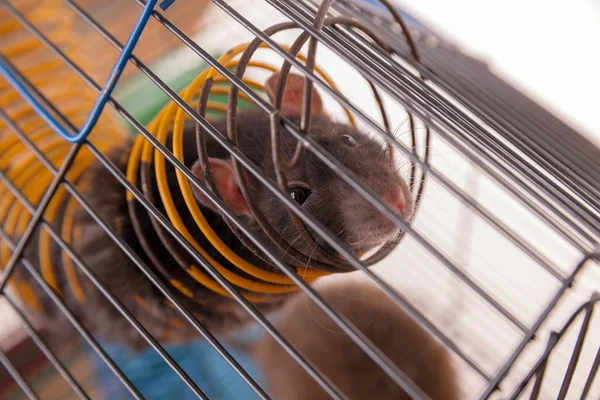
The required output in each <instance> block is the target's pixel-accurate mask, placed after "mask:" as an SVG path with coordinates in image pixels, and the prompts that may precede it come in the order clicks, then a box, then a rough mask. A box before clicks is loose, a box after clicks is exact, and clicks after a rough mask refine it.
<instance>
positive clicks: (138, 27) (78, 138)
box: [0, 0, 158, 143]
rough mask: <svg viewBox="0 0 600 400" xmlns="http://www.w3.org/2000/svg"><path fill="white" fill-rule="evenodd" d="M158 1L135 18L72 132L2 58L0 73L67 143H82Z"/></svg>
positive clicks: (149, 3)
mask: <svg viewBox="0 0 600 400" xmlns="http://www.w3.org/2000/svg"><path fill="white" fill-rule="evenodd" d="M157 2H158V0H148V1H147V2H146V5H145V6H144V9H143V10H142V13H141V14H140V17H139V19H138V20H137V22H136V24H135V27H134V28H133V30H132V31H131V34H130V35H129V38H128V39H127V42H126V43H125V46H124V47H123V51H122V52H121V54H120V55H119V58H118V59H117V62H116V63H115V65H114V67H113V69H112V71H111V72H110V75H109V76H108V79H107V80H106V83H105V84H104V87H103V88H102V91H101V92H100V93H99V95H98V99H97V100H96V103H95V104H94V106H93V107H92V109H91V111H90V113H89V115H88V118H87V120H86V121H85V124H84V125H83V127H82V128H81V129H80V130H79V132H76V133H70V132H69V131H68V130H67V129H66V128H65V127H63V126H62V125H61V124H60V123H59V122H58V121H57V120H56V119H54V117H53V116H52V115H51V114H50V113H49V112H48V110H46V109H45V108H44V107H43V106H42V105H41V104H40V103H39V102H38V101H37V100H36V98H35V97H34V96H33V94H32V93H31V92H30V91H29V90H28V89H27V87H26V86H25V85H24V84H23V83H22V82H21V81H20V80H19V79H17V77H16V75H15V74H14V72H13V71H12V69H11V68H10V67H9V66H8V65H7V64H6V63H5V62H4V60H2V59H0V73H1V74H2V76H4V78H5V79H6V80H7V81H8V83H9V84H10V85H11V86H12V87H14V88H15V90H16V91H17V92H18V93H19V94H20V95H21V96H22V97H23V99H25V101H27V103H29V105H30V106H31V107H32V108H33V109H34V110H35V112H37V113H38V114H39V116H40V117H41V118H42V119H43V120H44V121H45V122H46V123H47V124H48V125H49V126H50V127H51V128H52V129H53V130H54V131H55V132H56V133H58V134H59V135H60V136H61V137H63V138H64V139H65V140H66V141H68V142H71V143H81V142H83V141H84V140H85V139H86V138H87V136H88V135H89V134H90V132H91V131H92V129H93V128H94V126H95V125H96V122H98V118H100V114H101V113H102V111H103V110H104V107H105V106H106V103H107V102H108V100H109V98H110V95H111V94H112V91H113V90H114V88H115V86H116V84H117V82H118V81H119V78H120V77H121V74H122V73H123V70H124V69H125V66H126V65H127V61H129V58H130V57H131V53H132V52H133V49H134V48H135V45H136V44H137V42H138V40H139V38H140V36H141V35H142V32H143V31H144V28H145V27H146V24H147V23H148V20H149V19H150V17H151V16H152V12H153V11H154V7H155V6H156V3H157Z"/></svg>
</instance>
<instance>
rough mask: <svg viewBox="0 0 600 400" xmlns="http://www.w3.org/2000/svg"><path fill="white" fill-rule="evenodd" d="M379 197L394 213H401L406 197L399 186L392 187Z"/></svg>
mask: <svg viewBox="0 0 600 400" xmlns="http://www.w3.org/2000/svg"><path fill="white" fill-rule="evenodd" d="M381 199H382V200H383V201H384V202H385V203H386V204H387V206H388V207H389V208H390V209H391V210H392V211H393V212H394V213H396V214H399V215H402V213H403V212H404V209H405V208H406V199H405V198H404V194H403V193H402V189H401V188H394V189H392V190H389V191H387V192H386V193H385V194H383V195H382V196H381Z"/></svg>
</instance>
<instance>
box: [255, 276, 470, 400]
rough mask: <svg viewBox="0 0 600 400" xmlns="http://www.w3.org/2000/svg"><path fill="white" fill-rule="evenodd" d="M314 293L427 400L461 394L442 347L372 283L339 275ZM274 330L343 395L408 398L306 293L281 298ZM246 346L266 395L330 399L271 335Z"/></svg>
mask: <svg viewBox="0 0 600 400" xmlns="http://www.w3.org/2000/svg"><path fill="white" fill-rule="evenodd" d="M316 290H317V292H318V293H319V294H320V295H321V296H322V297H323V298H324V299H325V301H326V302H327V303H328V304H329V305H331V306H332V308H334V310H336V311H337V312H339V313H340V314H342V315H344V316H345V317H346V318H347V319H348V320H350V321H351V322H352V323H353V324H354V325H355V326H356V327H357V328H358V329H359V330H360V331H361V332H362V333H363V334H364V335H365V336H366V337H367V338H369V340H371V341H372V342H373V344H375V346H377V347H378V348H379V349H380V350H381V351H382V352H383V353H384V354H386V356H387V357H389V358H390V359H391V360H392V361H393V362H394V363H395V364H396V365H397V366H398V368H399V369H400V370H402V371H403V372H404V373H405V374H406V375H407V376H408V377H409V378H410V379H411V380H412V381H413V382H414V383H415V385H416V386H418V387H420V388H421V389H422V390H423V391H424V392H425V393H426V394H427V395H428V396H429V397H430V398H431V399H432V400H458V399H459V398H460V390H459V386H458V381H457V374H456V371H455V369H454V366H453V365H452V361H451V358H450V355H449V353H448V351H447V350H446V349H445V348H444V347H443V345H442V344H441V343H440V342H438V341H437V340H436V339H434V337H433V336H432V335H431V334H429V332H427V331H426V330H425V329H424V328H422V327H421V326H420V325H418V324H417V323H416V322H415V321H414V320H413V319H412V318H411V317H410V316H409V315H407V314H406V313H405V312H404V311H403V310H401V309H400V308H399V307H398V306H396V305H395V304H394V303H393V302H392V301H391V300H390V299H389V298H388V297H387V296H386V295H385V294H384V293H383V292H382V291H381V290H380V289H379V288H377V287H376V286H375V285H374V284H372V283H370V282H367V281H364V280H362V281H361V280H356V279H343V281H342V282H335V283H333V284H329V285H322V286H321V287H316ZM275 327H276V328H277V330H278V331H279V332H280V333H281V334H282V335H283V337H284V338H285V339H287V340H288V341H289V342H290V343H291V344H292V345H293V346H295V347H296V349H298V351H299V352H300V353H301V354H302V355H304V356H305V357H306V358H307V359H308V360H310V361H311V362H312V363H313V364H314V365H315V367H316V368H318V369H319V370H320V371H321V373H323V374H324V375H326V376H327V377H328V378H329V379H330V380H331V381H332V382H333V383H334V384H335V385H336V386H337V387H338V388H339V390H340V391H341V392H342V393H343V394H344V395H346V396H347V397H348V398H350V399H352V400H363V399H364V400H370V399H378V400H409V399H410V397H409V396H408V395H407V394H406V393H405V392H404V391H403V390H402V389H401V388H400V387H399V386H398V384H397V383H395V382H394V381H393V380H392V379H391V378H390V377H389V376H388V375H387V374H386V373H385V372H383V370H381V369H380V367H379V366H377V364H376V363H375V362H374V361H373V360H372V359H371V358H369V356H368V355H367V354H366V353H364V351H363V350H362V349H361V348H360V347H358V345H357V344H356V343H355V342H353V341H352V339H350V338H349V337H348V336H347V335H346V334H345V333H344V332H343V331H342V330H341V328H340V327H339V326H338V325H337V324H335V323H334V322H333V321H332V320H331V319H330V318H329V317H327V316H326V315H325V314H324V313H323V311H322V310H321V308H319V307H318V306H317V305H316V304H315V303H314V302H312V301H311V300H310V299H309V298H308V296H307V295H306V294H304V293H302V294H298V295H297V296H296V297H294V298H293V299H292V300H290V301H289V302H287V304H286V305H285V306H284V307H283V308H282V309H281V310H280V316H279V319H278V320H277V323H276V324H275ZM251 351H252V354H253V355H254V358H255V360H256V361H257V363H258V366H259V368H260V371H261V374H262V376H263V377H264V379H265V380H266V384H267V389H268V391H269V394H270V395H271V396H273V398H275V399H278V400H325V399H329V398H330V396H329V395H328V394H327V393H326V392H325V391H324V390H323V389H322V388H321V387H320V386H319V384H318V383H316V382H315V381H314V380H313V379H312V378H311V377H310V376H309V375H308V374H307V373H306V372H305V371H304V369H303V368H302V367H301V366H300V365H299V364H298V363H297V362H296V361H294V359H292V358H291V356H290V355H289V354H288V353H287V352H286V351H285V350H284V349H283V348H282V347H281V346H280V345H279V344H278V343H277V342H275V341H274V340H273V338H272V337H271V336H269V335H265V336H264V337H263V338H262V339H261V340H260V341H259V342H258V343H257V344H256V345H255V347H254V348H252V350H251Z"/></svg>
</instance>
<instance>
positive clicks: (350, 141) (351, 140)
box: [342, 135, 356, 146]
mask: <svg viewBox="0 0 600 400" xmlns="http://www.w3.org/2000/svg"><path fill="white" fill-rule="evenodd" d="M342 140H343V141H344V142H345V143H346V144H347V145H348V146H354V145H355V144H356V139H354V138H353V137H352V136H350V135H343V136H342Z"/></svg>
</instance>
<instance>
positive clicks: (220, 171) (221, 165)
mask: <svg viewBox="0 0 600 400" xmlns="http://www.w3.org/2000/svg"><path fill="white" fill-rule="evenodd" d="M208 161H209V163H210V169H211V171H212V173H213V177H214V178H215V183H216V184H217V188H218V189H219V192H220V193H221V196H222V197H223V201H224V202H225V205H226V206H227V207H228V208H229V209H230V210H231V211H233V213H234V214H235V215H249V214H250V209H249V208H248V204H246V200H245V199H244V195H243V194H242V192H241V190H240V185H239V184H238V182H237V180H236V179H235V174H234V172H233V166H232V165H231V162H228V161H225V160H221V159H220V158H209V159H208ZM192 173H193V174H194V176H196V178H198V180H200V182H202V183H204V182H205V180H204V174H203V172H202V166H201V165H200V160H198V161H196V162H195V163H194V165H192ZM191 186H192V192H193V193H194V196H195V197H196V199H197V200H198V201H199V202H200V204H202V205H203V206H205V207H208V208H210V209H211V210H213V211H216V212H218V210H217V208H216V207H215V205H214V204H213V203H212V201H210V200H209V199H208V198H207V197H206V196H204V194H202V193H201V192H200V190H198V188H196V187H195V186H194V185H191Z"/></svg>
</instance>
